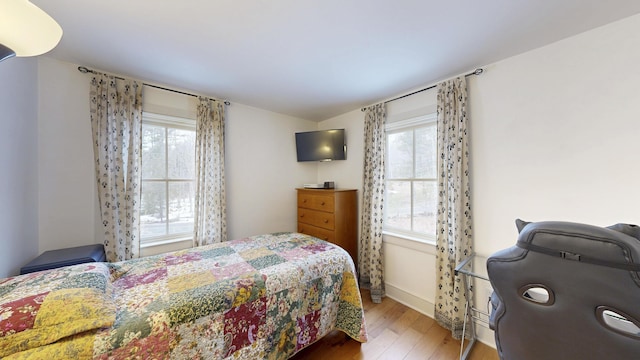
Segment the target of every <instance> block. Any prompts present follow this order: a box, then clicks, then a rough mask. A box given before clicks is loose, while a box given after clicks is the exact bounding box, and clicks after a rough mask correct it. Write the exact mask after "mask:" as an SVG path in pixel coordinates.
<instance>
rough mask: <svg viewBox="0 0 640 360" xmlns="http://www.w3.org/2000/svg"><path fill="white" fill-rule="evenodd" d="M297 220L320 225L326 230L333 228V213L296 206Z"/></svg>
mask: <svg viewBox="0 0 640 360" xmlns="http://www.w3.org/2000/svg"><path fill="white" fill-rule="evenodd" d="M298 222H300V223H304V224H309V225H313V226H317V227H321V228H323V229H327V230H333V229H334V228H335V220H334V216H333V213H328V212H323V211H316V210H309V209H304V208H298Z"/></svg>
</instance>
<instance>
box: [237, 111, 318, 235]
mask: <svg viewBox="0 0 640 360" xmlns="http://www.w3.org/2000/svg"><path fill="white" fill-rule="evenodd" d="M228 111H229V112H228V116H229V120H228V121H227V126H226V134H225V136H226V139H227V140H226V150H225V151H226V163H225V170H226V181H227V226H228V237H229V238H230V239H237V238H241V237H246V236H250V235H257V234H262V233H268V232H275V231H296V229H297V225H296V224H297V215H296V209H297V205H296V191H295V188H297V187H301V186H302V184H305V183H312V182H315V179H316V177H317V167H316V165H315V164H309V163H298V162H297V161H296V145H295V135H294V134H295V133H296V132H298V131H310V130H316V129H317V123H315V122H312V121H307V120H302V119H298V118H293V117H289V116H284V115H282V114H276V113H272V112H268V111H264V110H260V109H257V108H252V107H249V106H244V105H240V104H232V105H231V106H230V107H229V109H228Z"/></svg>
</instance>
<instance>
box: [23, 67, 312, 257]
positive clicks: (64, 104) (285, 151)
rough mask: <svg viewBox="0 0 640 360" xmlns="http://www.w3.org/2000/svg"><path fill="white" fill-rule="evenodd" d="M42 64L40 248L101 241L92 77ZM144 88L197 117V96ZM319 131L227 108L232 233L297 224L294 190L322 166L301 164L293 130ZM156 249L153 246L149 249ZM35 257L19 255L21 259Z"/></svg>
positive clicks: (148, 97) (151, 105) (174, 109)
mask: <svg viewBox="0 0 640 360" xmlns="http://www.w3.org/2000/svg"><path fill="white" fill-rule="evenodd" d="M38 63H39V71H40V75H39V80H38V90H39V91H38V93H39V98H40V99H41V104H40V107H39V112H40V116H39V120H38V135H39V137H38V144H37V145H39V146H35V144H36V140H35V139H36V135H35V134H33V136H28V137H27V136H25V137H27V138H28V139H29V141H30V142H32V143H33V144H34V147H33V150H32V151H35V149H37V150H38V158H37V159H36V157H35V156H32V157H33V163H36V162H37V164H38V169H39V172H40V175H41V176H40V177H39V193H40V198H39V202H38V204H39V218H40V221H39V223H38V226H37V228H38V229H39V235H40V236H39V252H42V251H46V250H51V249H59V248H63V247H70V246H80V245H86V244H92V243H100V242H101V241H102V240H101V236H102V231H101V226H98V225H99V222H100V218H99V211H98V205H97V195H96V188H95V180H94V177H95V172H94V171H95V170H94V164H93V148H92V140H91V124H90V121H89V95H88V93H89V75H85V74H82V73H80V72H79V71H78V70H77V65H75V64H70V63H66V62H62V61H58V60H55V59H50V58H46V57H41V58H40V59H39V60H38ZM34 82H35V75H34ZM144 91H145V104H144V107H145V110H149V111H156V112H163V113H167V114H170V115H174V116H186V117H193V116H195V109H193V110H189V109H186V110H185V108H189V107H191V106H195V100H194V99H195V98H193V97H189V96H184V95H179V94H176V93H171V92H166V91H162V90H157V89H153V88H149V87H145V89H144ZM33 111H35V108H34V110H33ZM34 117H35V115H34ZM315 129H317V123H315V122H311V121H307V120H302V119H297V118H293V117H289V116H285V115H282V114H276V113H272V112H269V111H265V110H260V109H256V108H251V107H248V106H244V105H242V104H237V103H233V104H231V105H230V106H229V107H228V108H227V126H226V159H225V160H226V175H227V208H228V209H227V221H228V224H227V225H228V235H229V238H231V239H233V238H238V237H244V236H249V235H254V234H259V233H266V232H273V231H294V230H295V229H296V212H295V209H296V202H295V195H296V193H295V188H296V187H299V186H301V185H302V184H304V183H308V182H314V181H315V179H316V177H317V167H316V166H315V165H311V166H309V165H308V164H303V163H298V162H297V161H296V158H295V137H294V133H295V132H296V131H308V130H315ZM34 169H35V168H34ZM21 181H22V179H21ZM37 250H38V249H36V251H37ZM157 250H158V249H148V248H147V249H144V250H143V251H142V254H143V255H148V254H152V253H155V252H157ZM166 250H171V249H170V248H166ZM35 255H37V252H36V253H35V254H34V255H33V256H35ZM33 256H32V255H31V254H30V255H29V256H16V257H14V258H15V259H16V260H15V261H16V262H17V263H19V264H22V263H25V262H27V261H28V260H30V259H29V257H33Z"/></svg>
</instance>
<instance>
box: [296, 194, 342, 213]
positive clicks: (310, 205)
mask: <svg viewBox="0 0 640 360" xmlns="http://www.w3.org/2000/svg"><path fill="white" fill-rule="evenodd" d="M298 207H301V208H305V209H313V210H320V211H328V212H333V208H334V200H333V194H330V195H318V194H309V193H300V194H298Z"/></svg>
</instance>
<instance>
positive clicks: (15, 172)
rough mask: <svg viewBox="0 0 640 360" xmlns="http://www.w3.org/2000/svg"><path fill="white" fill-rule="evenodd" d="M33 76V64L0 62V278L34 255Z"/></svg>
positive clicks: (35, 110)
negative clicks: (0, 127)
mask: <svg viewBox="0 0 640 360" xmlns="http://www.w3.org/2000/svg"><path fill="white" fill-rule="evenodd" d="M37 77H38V66H37V60H35V59H29V58H11V59H8V60H5V61H3V62H1V63H0V83H1V84H2V86H0V109H1V110H2V111H0V125H2V131H0V173H1V175H0V248H1V249H2V250H0V278H2V277H6V276H10V275H15V274H17V273H19V271H20V268H21V267H22V266H23V265H24V264H25V262H26V261H29V260H31V259H32V258H34V257H35V256H37V255H38V227H37V224H38V202H37V201H38V183H37V180H38V166H37V160H38V158H37V155H38V154H37V152H38V141H37V138H38V132H37V131H38V130H37V126H38V106H37V104H38V90H37V85H38V81H37ZM25 260H26V261H25Z"/></svg>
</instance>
